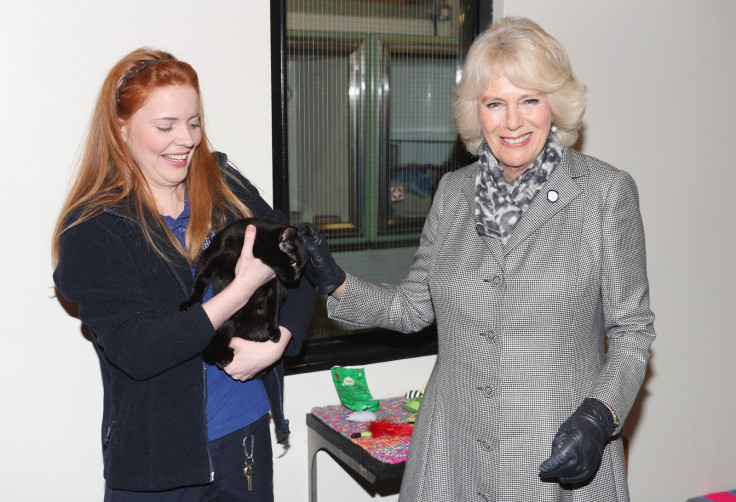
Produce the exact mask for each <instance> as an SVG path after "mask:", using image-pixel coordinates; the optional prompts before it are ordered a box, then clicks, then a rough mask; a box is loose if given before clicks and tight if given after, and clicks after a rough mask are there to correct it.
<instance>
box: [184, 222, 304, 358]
mask: <svg viewBox="0 0 736 502" xmlns="http://www.w3.org/2000/svg"><path fill="white" fill-rule="evenodd" d="M248 225H254V226H255V227H256V240H255V242H254V243H253V256H255V257H256V258H258V259H260V260H261V261H262V262H263V263H265V264H266V265H268V266H269V267H271V268H273V270H274V271H275V272H276V278H275V279H273V280H271V281H269V282H268V283H266V284H264V285H263V286H261V287H260V288H258V290H256V292H255V293H254V294H253V296H252V297H251V298H250V300H249V301H248V303H247V304H246V305H245V306H244V307H243V308H241V309H240V310H238V311H237V312H236V313H235V314H233V316H232V317H230V319H228V320H227V321H225V322H224V323H223V324H222V326H220V329H218V330H217V333H215V336H214V338H213V339H212V341H211V342H210V344H209V345H208V346H207V348H206V349H205V351H204V353H203V357H204V360H205V361H206V362H207V363H209V364H217V366H218V367H220V368H224V367H225V366H227V365H228V364H229V363H230V362H231V361H232V360H233V350H232V349H231V348H230V340H231V339H232V338H233V337H234V336H237V337H240V338H244V339H246V340H253V341H256V342H265V341H267V340H273V341H274V342H278V341H279V339H280V338H281V332H280V331H279V325H278V320H279V310H280V309H281V305H283V303H284V300H285V299H286V286H285V284H291V283H294V282H296V281H297V280H298V279H299V277H300V275H301V271H302V267H304V264H305V263H306V260H307V256H308V255H307V251H306V249H305V248H304V244H303V243H302V240H301V238H300V237H299V234H298V233H297V229H296V227H292V226H287V225H283V224H281V223H278V222H275V221H271V220H264V219H260V218H246V219H242V220H238V221H235V222H233V223H230V224H229V225H227V226H226V227H225V228H223V229H222V230H220V231H219V232H218V233H217V234H216V235H215V237H214V238H213V239H212V242H211V243H210V245H209V246H208V247H207V249H205V250H204V251H203V252H202V256H201V257H200V258H199V260H198V261H197V272H196V274H195V276H194V286H193V288H192V294H191V295H190V296H189V298H188V299H187V301H185V302H184V303H182V304H181V305H180V306H179V310H180V311H182V312H184V311H185V310H187V309H188V308H189V307H191V306H192V305H194V304H195V303H197V302H201V301H202V297H203V296H204V293H205V291H207V287H208V286H209V285H210V284H212V289H213V292H214V294H217V293H219V292H220V291H222V290H223V289H224V288H225V286H227V285H228V284H230V282H232V280H233V279H234V278H235V264H236V263H237V261H238V258H239V257H240V251H241V249H242V248H243V238H244V237H245V229H246V227H247V226H248Z"/></svg>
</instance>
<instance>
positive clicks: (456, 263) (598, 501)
mask: <svg viewBox="0 0 736 502" xmlns="http://www.w3.org/2000/svg"><path fill="white" fill-rule="evenodd" d="M476 173H477V166H476V165H471V166H467V167H465V168H462V169H460V170H458V171H455V172H453V173H449V174H447V175H446V176H445V177H444V178H443V179H442V181H441V182H440V185H439V188H438V190H437V193H436V195H435V198H434V201H433V204H432V209H431V210H430V213H429V215H428V217H427V221H426V223H425V226H424V231H423V233H422V237H421V242H420V245H419V248H418V250H417V251H416V254H415V255H414V261H413V264H412V266H411V268H410V271H409V273H408V275H407V277H406V278H405V279H404V280H403V281H402V282H401V284H400V285H399V286H393V285H386V284H383V285H377V284H372V283H369V282H367V281H364V280H362V279H359V278H357V277H354V276H348V281H347V285H346V288H345V290H344V292H343V295H342V298H341V300H340V301H337V300H335V299H334V298H330V300H329V302H328V308H329V312H330V315H331V317H333V318H335V319H339V320H342V321H346V322H351V323H354V324H361V325H370V326H382V327H385V328H390V329H393V330H397V331H401V332H414V331H417V330H419V329H422V328H424V327H426V326H428V325H430V324H431V323H432V322H434V321H436V322H437V331H438V341H439V351H438V356H437V362H436V364H435V366H434V369H433V370H432V374H431V376H430V379H429V382H428V384H427V388H426V393H425V395H424V398H423V402H422V406H421V408H420V411H419V416H418V417H417V422H416V426H415V430H414V434H413V436H412V440H411V446H410V451H409V458H408V461H407V466H406V471H405V474H404V480H403V483H402V487H401V494H400V500H401V501H402V502H408V501H427V502H429V501H431V502H465V501H494V502H543V501H561V502H562V501H564V502H572V501H576V502H577V501H579V502H607V501H618V502H620V501H628V500H629V494H628V487H627V481H626V472H625V460H624V451H623V445H622V441H621V439H620V438H619V437H617V436H616V434H618V432H620V429H619V430H617V431H615V432H614V437H613V439H612V440H611V441H610V442H609V443H608V445H607V446H606V448H605V451H604V455H603V460H602V462H601V466H600V468H599V470H598V472H597V473H596V475H595V477H594V478H593V479H592V480H591V481H589V482H587V483H584V484H582V485H575V486H570V485H560V484H559V483H558V482H555V481H554V480H542V479H540V477H539V464H540V463H542V461H543V460H545V459H546V458H547V457H548V456H549V454H550V449H551V443H552V438H553V437H554V435H555V433H556V432H557V430H558V428H559V426H560V424H561V423H562V422H563V421H564V420H565V419H566V418H567V417H568V416H569V415H570V414H571V413H572V412H573V411H575V409H576V408H577V406H578V405H579V404H580V403H581V402H582V400H583V398H585V397H588V396H589V397H595V398H598V399H600V400H601V401H603V402H605V403H607V404H609V405H610V406H611V407H612V408H613V409H614V410H616V413H617V414H618V416H619V418H620V419H621V420H622V421H623V420H624V419H625V418H626V416H627V414H628V413H629V410H630V409H631V406H632V404H633V402H634V399H635V397H636V395H637V393H638V391H639V388H640V386H641V383H642V381H643V378H644V373H645V369H646V365H647V361H648V360H649V346H650V345H651V343H652V341H653V339H654V336H655V334H654V329H653V321H654V315H653V313H652V311H651V310H650V308H649V287H648V282H647V274H646V258H645V250H644V234H643V227H642V222H641V216H640V213H639V203H638V193H637V189H636V185H635V183H634V181H633V180H632V178H631V177H630V176H629V175H628V174H626V173H625V172H623V171H620V170H617V169H615V168H614V167H612V166H610V165H608V164H606V163H604V162H601V161H599V160H597V159H594V158H592V157H589V156H585V155H583V154H581V153H579V152H576V151H575V150H572V149H569V148H565V149H564V153H563V156H562V160H561V163H560V165H559V166H558V167H557V168H556V169H555V171H554V172H553V173H552V175H551V177H550V179H549V180H548V182H547V184H546V185H545V186H544V187H543V188H542V190H541V191H540V192H539V194H538V195H537V197H536V198H535V199H534V201H533V202H532V204H531V205H530V206H529V208H528V209H527V211H526V213H525V214H524V215H523V217H522V219H521V220H520V222H519V223H518V225H517V226H516V228H515V230H514V232H513V234H512V235H511V236H510V238H509V240H508V242H507V244H506V245H505V246H504V245H502V244H501V243H500V241H499V240H496V239H493V238H489V237H486V236H482V235H479V234H478V233H477V231H476V229H475V222H474V217H473V207H474V197H475V178H476ZM551 191H556V192H557V194H559V198H558V199H557V200H556V201H555V197H554V195H555V194H554V193H553V192H551ZM606 334H607V342H606ZM606 343H607V347H608V350H607V352H606V349H605V347H606Z"/></svg>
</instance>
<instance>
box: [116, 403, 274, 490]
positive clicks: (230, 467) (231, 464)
mask: <svg viewBox="0 0 736 502" xmlns="http://www.w3.org/2000/svg"><path fill="white" fill-rule="evenodd" d="M251 438H252V439H251ZM244 439H245V440H246V449H247V451H248V454H251V453H252V454H253V462H252V464H253V475H252V478H251V482H252V483H251V487H252V490H248V479H247V478H246V477H245V475H244V474H243V469H244V468H245V466H246V457H245V452H244V451H243V440H244ZM209 449H210V455H211V456H212V464H213V466H214V470H215V480H214V481H213V482H212V483H210V484H207V485H201V486H186V487H183V488H176V489H174V490H166V491H162V492H132V491H127V490H114V489H112V488H109V487H107V488H105V502H215V501H216V502H273V453H272V449H271V430H270V428H269V426H268V415H264V416H263V417H261V418H259V419H258V420H256V421H255V422H253V423H252V424H250V425H249V426H247V427H245V428H244V429H240V430H238V431H235V432H232V433H230V434H228V435H227V436H224V437H221V438H219V439H215V440H213V441H210V443H209ZM247 463H249V464H250V463H251V461H250V460H248V462H247Z"/></svg>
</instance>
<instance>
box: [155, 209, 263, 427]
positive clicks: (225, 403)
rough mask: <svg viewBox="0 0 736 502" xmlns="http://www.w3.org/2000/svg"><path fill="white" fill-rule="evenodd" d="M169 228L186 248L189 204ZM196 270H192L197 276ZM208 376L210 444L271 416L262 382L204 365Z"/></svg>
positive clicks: (209, 293) (207, 296)
mask: <svg viewBox="0 0 736 502" xmlns="http://www.w3.org/2000/svg"><path fill="white" fill-rule="evenodd" d="M164 220H166V224H167V225H168V226H169V228H170V229H171V231H172V232H174V235H175V236H176V238H177V239H178V240H179V242H180V243H181V245H182V246H184V237H185V235H186V230H187V225H188V224H189V201H188V200H185V201H184V211H182V213H181V214H180V215H179V217H178V218H176V219H174V218H171V217H170V216H164ZM195 271H196V268H193V269H192V274H194V273H195ZM210 298H212V287H211V286H210V288H209V289H208V290H207V292H206V293H205V295H204V298H203V299H202V303H205V302H206V301H207V300H209V299H210ZM205 366H206V375H207V378H206V380H207V433H208V436H209V440H210V441H212V440H213V439H217V438H220V437H223V436H226V435H228V434H230V433H231V432H234V431H236V430H238V429H242V428H243V427H245V426H247V425H250V424H252V423H253V422H255V421H256V420H258V419H259V418H261V417H262V416H263V415H265V414H266V413H268V411H269V410H270V409H271V405H270V403H269V401H268V396H267V395H266V388H265V387H264V385H263V380H261V379H260V378H255V379H253V380H248V381H247V382H240V381H237V380H233V379H232V378H230V376H229V375H228V374H227V373H225V372H224V371H222V370H221V369H220V368H218V367H217V366H215V365H213V364H205Z"/></svg>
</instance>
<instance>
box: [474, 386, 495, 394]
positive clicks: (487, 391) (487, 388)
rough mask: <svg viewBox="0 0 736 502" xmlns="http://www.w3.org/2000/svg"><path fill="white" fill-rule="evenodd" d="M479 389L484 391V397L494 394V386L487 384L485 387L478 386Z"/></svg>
mask: <svg viewBox="0 0 736 502" xmlns="http://www.w3.org/2000/svg"><path fill="white" fill-rule="evenodd" d="M478 390H479V391H481V392H483V397H491V396H493V387H491V386H490V385H486V386H485V387H478Z"/></svg>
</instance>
